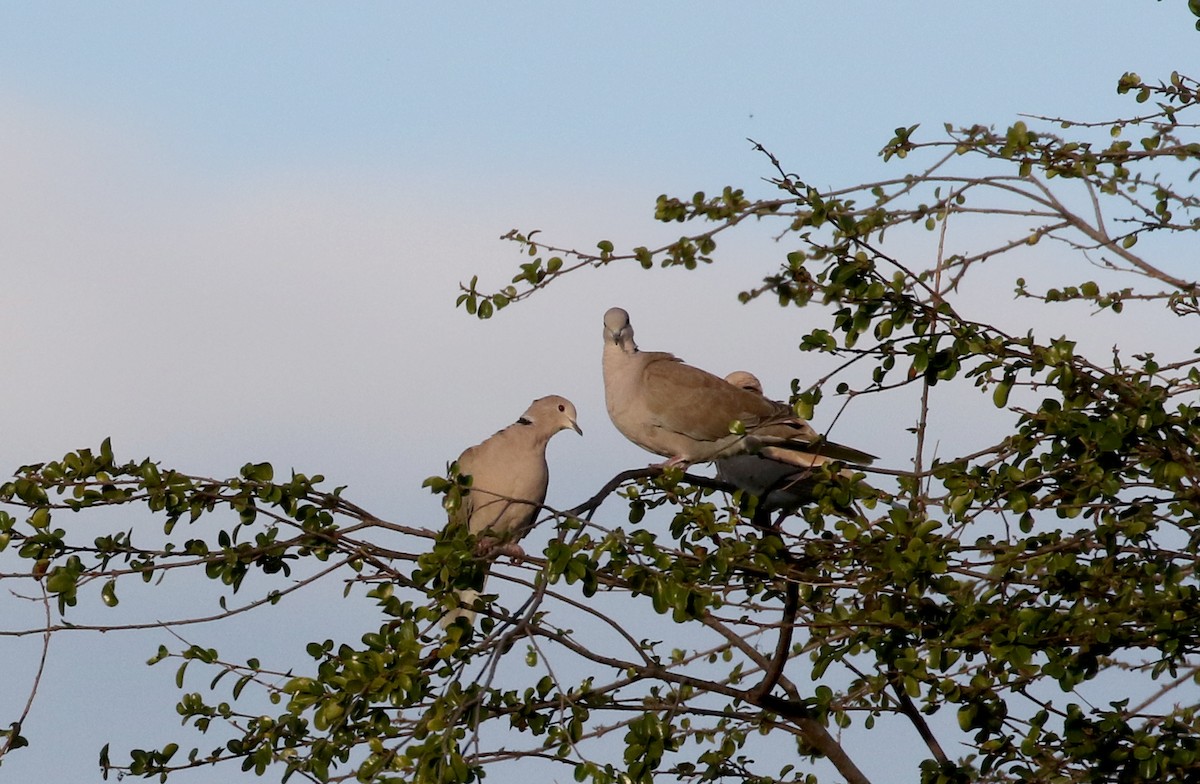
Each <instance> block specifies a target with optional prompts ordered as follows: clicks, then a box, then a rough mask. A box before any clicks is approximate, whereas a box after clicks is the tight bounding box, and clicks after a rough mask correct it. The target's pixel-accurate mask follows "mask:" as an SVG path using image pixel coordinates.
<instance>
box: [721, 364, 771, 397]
mask: <svg viewBox="0 0 1200 784" xmlns="http://www.w3.org/2000/svg"><path fill="white" fill-rule="evenodd" d="M725 380H726V381H728V382H729V383H730V384H733V385H734V386H735V387H737V388H738V389H744V390H746V391H747V392H753V393H755V394H757V395H761V394H762V393H763V388H762V382H761V381H759V380H758V376H756V375H754V374H753V373H750V372H748V371H745V370H735V371H733V372H732V373H730V374H729V375H728V376H726V377H725Z"/></svg>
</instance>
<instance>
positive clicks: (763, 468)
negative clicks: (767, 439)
mask: <svg viewBox="0 0 1200 784" xmlns="http://www.w3.org/2000/svg"><path fill="white" fill-rule="evenodd" d="M725 380H726V381H727V382H729V383H730V384H732V385H734V386H735V387H738V388H740V389H744V390H746V391H748V392H753V393H754V394H756V395H762V394H763V389H762V383H761V382H759V380H758V378H757V377H756V376H755V375H754V374H753V373H748V372H746V371H745V370H736V371H734V372H733V373H730V374H729V375H728V376H726V377H725ZM864 454H865V453H864ZM868 457H869V455H868ZM855 462H857V461H855ZM716 467H717V479H720V480H721V481H722V482H728V483H729V484H731V485H734V486H736V487H739V488H741V489H742V490H745V491H746V492H748V493H750V494H752V495H754V496H756V497H757V498H758V499H759V504H760V508H762V509H763V511H775V510H779V509H788V510H792V509H797V508H799V507H800V506H802V505H804V504H806V503H810V502H811V501H812V500H813V496H812V491H813V480H812V478H811V476H810V475H809V474H808V472H807V471H804V470H797V469H796V466H794V465H792V464H790V463H781V462H779V461H778V460H772V459H770V458H767V457H762V456H760V455H735V456H734V457H725V458H721V459H720V460H718V461H716ZM843 473H845V474H846V475H850V474H851V472H850V471H849V469H844V470H843Z"/></svg>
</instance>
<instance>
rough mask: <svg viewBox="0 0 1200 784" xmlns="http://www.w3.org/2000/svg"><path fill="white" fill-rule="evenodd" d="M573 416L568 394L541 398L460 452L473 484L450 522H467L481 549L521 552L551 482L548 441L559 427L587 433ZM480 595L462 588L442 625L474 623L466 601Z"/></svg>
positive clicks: (465, 472)
mask: <svg viewBox="0 0 1200 784" xmlns="http://www.w3.org/2000/svg"><path fill="white" fill-rule="evenodd" d="M575 420H576V413H575V406H574V405H573V404H572V403H571V401H570V400H567V399H566V398H565V397H560V396H558V395H550V396H548V397H543V398H538V399H537V400H535V401H533V403H532V404H531V405H530V406H529V408H528V409H527V410H526V411H525V413H524V414H522V415H521V418H520V419H518V420H517V421H516V422H514V423H513V424H511V425H509V426H508V427H506V428H504V429H503V430H501V431H500V432H498V433H496V434H495V435H492V436H491V437H489V438H488V439H487V440H485V441H484V442H483V443H481V444H477V445H476V446H473V447H469V448H468V449H467V450H465V451H464V452H463V453H462V454H461V455H460V456H459V458H458V471H459V474H460V475H461V476H470V477H471V484H470V487H469V489H468V490H467V492H466V493H465V494H464V495H463V499H462V503H461V504H460V505H459V507H458V508H457V509H456V510H454V512H453V513H452V514H451V517H450V523H451V524H463V523H465V524H466V525H467V528H468V530H470V532H471V533H472V534H475V536H476V537H477V538H478V541H479V554H480V555H490V554H491V553H492V552H494V551H496V550H499V551H500V552H503V553H505V554H508V555H521V554H522V551H521V548H520V546H519V545H517V542H518V541H519V540H520V539H521V537H523V536H524V535H525V534H527V533H528V532H529V530H530V529H531V528H532V527H533V523H534V520H535V518H536V517H537V514H538V512H539V511H540V510H541V506H542V503H543V502H544V501H545V500H546V489H547V487H549V484H550V469H549V466H548V465H547V463H546V444H547V443H549V441H550V439H551V437H553V436H554V434H556V433H558V432H559V431H560V430H574V431H575V432H576V433H579V434H580V435H583V430H581V429H580V427H579V425H578V424H577V423H576V421H575ZM485 579H486V572H485ZM481 587H482V586H481ZM477 596H478V592H477V591H461V592H460V593H459V595H458V599H459V605H460V607H459V609H456V610H452V611H451V612H449V613H447V614H446V615H445V616H443V617H442V621H441V625H442V627H443V628H445V627H447V626H449V625H450V624H452V623H454V621H455V620H457V619H458V618H460V617H461V618H466V619H467V623H468V624H471V623H473V622H474V619H475V613H474V612H473V611H471V610H470V609H464V607H465V608H469V607H470V606H471V605H472V604H473V603H474V601H475V598H476V597H477Z"/></svg>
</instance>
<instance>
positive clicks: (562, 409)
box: [558, 403, 567, 411]
mask: <svg viewBox="0 0 1200 784" xmlns="http://www.w3.org/2000/svg"><path fill="white" fill-rule="evenodd" d="M558 410H559V411H566V410H567V407H566V406H564V405H563V404H562V403H559V404H558Z"/></svg>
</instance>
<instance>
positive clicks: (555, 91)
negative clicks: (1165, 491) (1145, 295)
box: [0, 0, 1200, 782]
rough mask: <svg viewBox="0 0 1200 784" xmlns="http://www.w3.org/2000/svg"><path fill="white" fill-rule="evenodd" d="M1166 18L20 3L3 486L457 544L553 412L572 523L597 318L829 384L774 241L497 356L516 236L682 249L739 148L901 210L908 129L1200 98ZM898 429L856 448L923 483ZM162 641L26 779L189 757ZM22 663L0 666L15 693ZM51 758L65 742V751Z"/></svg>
mask: <svg viewBox="0 0 1200 784" xmlns="http://www.w3.org/2000/svg"><path fill="white" fill-rule="evenodd" d="M1180 6H1181V4H1180V3H1170V2H1151V1H1150V0H1143V2H1139V3H1135V4H1129V3H1120V4H1118V3H1115V2H1102V3H1088V4H1083V3H1055V4H1047V3H1043V2H1012V3H1007V4H1004V5H1003V6H1002V7H1001V6H996V5H994V4H992V5H983V4H967V3H960V2H922V3H907V4H886V5H885V4H875V3H836V4H835V3H822V4H817V3H794V4H782V3H774V4H754V5H746V4H736V5H735V4H716V3H705V4H690V3H689V4H685V3H679V2H669V3H657V4H653V5H649V6H648V5H646V4H641V3H629V2H612V3H604V4H586V5H583V4H562V3H548V2H547V3H537V2H525V3H519V4H514V5H501V4H492V5H466V4H462V5H457V6H446V5H445V4H422V5H418V4H411V3H394V4H384V3H362V4H354V5H345V4H337V5H330V4H318V3H309V2H300V3H254V4H249V3H240V2H216V3H203V4H201V3H171V4H153V3H145V2H131V3H124V4H83V3H59V2H48V3H7V4H4V5H3V6H0V105H2V106H3V110H2V111H0V275H2V276H3V280H4V285H3V287H2V288H0V334H2V335H3V340H4V351H3V356H4V370H5V377H6V383H5V391H4V400H5V403H6V405H5V407H4V408H5V410H6V411H7V412H8V413H7V415H6V416H5V417H4V421H3V424H2V425H0V433H2V435H0V463H2V465H0V470H3V471H4V473H6V474H7V473H9V472H10V471H12V470H14V469H15V468H16V467H17V466H19V465H22V464H25V463H29V462H35V461H40V460H45V459H49V458H54V457H59V456H61V455H62V454H63V453H64V452H66V451H68V450H71V449H75V448H78V447H84V446H93V447H94V446H96V445H98V444H99V442H100V441H101V439H103V438H104V437H106V436H111V438H112V440H113V444H114V447H115V449H116V451H117V454H118V456H119V457H125V458H141V457H146V456H150V457H153V458H154V459H156V460H159V461H161V462H162V463H163V465H165V466H172V467H176V468H180V469H182V470H186V471H190V472H195V473H201V474H208V475H216V476H224V475H231V474H232V473H234V472H236V470H237V468H238V467H239V466H241V465H242V464H243V463H245V462H248V461H262V460H269V461H271V462H273V463H274V464H275V465H276V467H277V469H279V470H283V471H286V469H287V468H293V467H294V468H295V469H296V470H299V471H303V472H305V473H309V474H314V473H322V474H324V475H326V476H327V477H329V478H330V481H331V483H332V484H335V485H349V490H348V494H349V496H350V497H351V498H353V499H355V500H356V501H357V502H359V503H360V504H362V505H364V506H366V507H367V508H369V509H371V510H372V511H374V512H375V513H376V514H378V515H379V516H381V517H385V518H388V519H392V520H396V521H400V522H404V523H406V524H411V525H424V526H430V527H437V526H439V525H440V524H441V510H440V507H439V505H438V502H437V499H436V498H434V497H433V496H431V495H429V493H428V492H427V491H425V490H423V489H422V488H421V482H422V480H423V479H424V478H425V477H427V476H430V475H432V474H439V473H441V472H442V471H443V470H444V468H445V464H446V462H447V461H449V460H452V459H453V458H454V457H456V456H457V454H458V453H459V452H460V451H461V450H462V449H463V448H465V447H466V446H469V445H471V444H473V443H476V442H478V441H479V440H482V438H484V437H486V436H487V435H489V434H491V433H492V432H494V431H496V430H498V429H500V428H501V427H503V426H505V425H506V424H508V423H510V422H512V421H513V420H515V419H516V417H517V416H518V415H519V414H520V413H521V412H522V411H523V410H524V409H525V407H526V406H527V405H528V404H529V402H530V401H531V400H533V399H534V398H536V397H540V396H542V395H546V394H551V393H556V394H562V395H564V396H566V397H568V398H570V399H571V400H573V401H574V402H575V404H576V406H577V408H578V410H579V423H580V425H581V426H582V428H583V430H584V433H585V436H584V438H583V439H582V440H576V437H574V436H573V435H572V434H564V435H562V436H559V437H558V438H556V439H555V440H554V441H553V442H552V443H551V446H550V460H551V471H552V482H551V488H550V495H549V498H548V503H550V504H551V505H555V506H559V507H569V506H572V505H574V504H575V503H577V502H579V501H580V500H582V499H584V498H586V497H588V496H590V495H591V494H592V493H593V492H594V491H595V489H596V488H598V487H599V486H600V485H601V484H602V483H603V482H604V481H605V480H607V479H608V478H609V477H610V476H612V475H614V474H615V473H617V472H618V471H621V470H624V469H626V468H630V467H636V466H640V465H644V464H645V463H646V462H647V461H648V460H649V459H650V456H648V455H646V454H645V453H642V452H641V451H640V450H639V449H638V448H637V447H635V446H634V445H632V444H630V443H628V442H625V441H624V440H623V439H622V438H621V437H620V435H619V434H617V433H616V431H615V430H614V429H613V428H612V427H611V425H610V424H609V422H608V421H607V417H606V415H605V411H604V405H603V393H602V385H601V378H600V326H601V325H600V322H601V316H602V314H603V312H604V311H605V309H607V308H608V307H611V306H613V305H620V306H622V307H625V308H626V309H627V310H629V311H630V313H631V315H632V318H633V323H634V325H635V327H636V328H637V330H638V339H639V343H640V344H641V345H642V346H643V347H644V348H649V349H657V350H669V351H672V352H674V353H676V354H678V355H680V356H682V357H684V358H685V359H686V360H688V361H689V362H691V363H693V364H697V365H700V366H702V367H706V368H708V369H711V370H713V371H714V372H718V373H720V374H721V375H724V373H726V372H729V371H731V370H735V369H749V370H753V371H755V372H757V373H758V375H760V377H762V378H763V380H764V382H765V384H766V387H767V390H768V393H772V394H774V396H776V397H784V396H786V394H787V390H788V386H789V383H790V380H791V379H792V378H800V379H801V380H804V379H805V378H808V379H810V380H811V378H812V377H813V376H815V375H816V373H817V371H818V370H822V369H825V366H822V365H821V364H820V361H819V360H814V359H813V358H811V357H809V356H807V355H802V354H800V353H799V352H798V351H797V350H796V344H797V343H798V341H799V337H800V336H801V335H802V334H804V333H805V332H806V331H807V330H808V329H811V328H812V327H814V326H816V325H817V323H818V321H819V319H820V314H818V313H809V312H806V311H795V310H792V311H786V310H781V309H779V308H776V307H774V306H773V305H771V304H770V303H767V302H762V303H757V304H754V305H751V306H742V305H739V304H738V303H737V300H736V294H737V292H738V291H740V290H742V289H744V288H747V287H749V286H752V285H754V284H755V283H756V282H757V281H758V280H760V279H761V277H762V276H763V275H765V274H769V273H770V272H771V271H772V270H773V269H774V267H775V265H776V264H777V263H778V259H779V256H780V255H781V253H780V248H779V246H777V245H775V244H774V243H773V242H772V241H771V239H770V237H769V236H763V235H762V234H761V233H760V234H759V235H757V236H756V235H753V234H751V235H750V236H748V237H745V238H740V237H739V238H734V239H731V241H730V242H729V243H728V246H727V247H728V248H729V249H730V252H729V253H727V254H724V255H722V256H721V258H720V261H719V263H718V264H716V265H713V266H712V267H710V268H703V269H700V270H698V271H696V272H690V273H688V272H683V271H678V270H656V271H652V272H643V271H641V270H631V269H608V270H603V271H590V272H587V273H581V274H578V275H573V276H570V277H567V278H564V279H563V280H562V281H561V282H560V283H559V284H557V285H555V286H553V287H551V288H550V289H549V290H547V291H545V292H543V293H542V294H541V295H540V296H537V297H534V298H532V299H531V300H529V301H528V302H525V303H521V304H519V305H516V306H514V307H512V308H511V309H508V310H506V311H504V312H503V313H502V314H500V315H499V316H498V317H496V318H494V319H492V320H490V321H487V322H479V321H477V320H475V319H473V318H471V317H469V316H467V315H466V313H465V312H464V311H463V310H462V309H456V308H455V306H454V301H455V297H456V295H457V291H458V284H459V282H460V281H465V280H469V279H470V278H471V276H472V275H476V274H477V275H479V276H480V280H481V283H482V286H483V287H484V288H488V289H495V288H499V287H501V286H503V285H505V284H506V283H507V282H508V280H509V278H510V277H511V276H512V275H513V274H514V273H515V272H516V270H517V265H518V264H519V263H520V262H521V261H523V260H524V259H523V258H522V256H521V255H520V253H519V252H518V249H517V248H516V246H515V245H512V244H510V243H505V242H501V241H500V240H499V237H500V236H501V235H502V234H504V233H506V232H507V231H509V230H510V229H513V228H519V229H522V230H532V229H540V230H542V232H543V234H542V236H543V238H544V239H546V240H547V241H552V242H555V243H557V244H562V245H566V246H572V247H579V248H592V247H594V245H595V243H596V241H598V240H600V239H606V238H607V239H611V240H613V241H614V242H615V243H617V245H618V247H619V248H620V247H626V248H628V247H632V246H634V245H640V244H654V243H655V242H662V241H664V240H669V239H672V238H674V237H675V236H678V233H679V229H678V228H677V227H675V226H662V225H658V224H655V223H654V221H653V206H654V201H655V199H656V197H657V196H658V195H659V194H661V193H669V194H672V195H680V196H689V195H690V194H691V193H693V192H694V191H697V190H705V191H708V192H714V191H719V190H720V189H721V188H722V187H724V186H726V185H733V186H735V187H743V188H746V190H747V192H748V193H750V194H751V195H770V193H771V191H770V189H769V188H768V186H766V185H765V184H764V183H763V182H762V181H761V178H763V177H767V176H770V174H771V173H772V172H771V170H770V168H769V167H768V166H767V164H766V161H765V160H764V158H763V157H762V156H761V155H760V154H759V153H756V152H754V150H753V148H752V145H751V144H750V143H749V142H748V141H747V139H754V140H755V141H757V142H761V143H762V144H764V145H765V146H766V147H767V148H768V149H769V150H771V152H772V153H774V154H775V155H776V156H777V157H778V158H780V159H781V160H782V161H783V162H784V164H785V166H786V167H787V168H788V169H790V170H795V171H798V172H801V173H802V175H803V176H804V178H805V179H806V180H807V181H808V182H810V183H812V184H815V185H818V186H821V185H829V186H834V185H841V184H848V183H854V182H860V181H868V180H870V179H872V178H878V177H881V176H884V175H885V174H888V173H894V172H893V171H892V169H887V168H885V167H884V164H883V163H882V161H881V159H880V158H879V157H878V156H877V151H878V150H879V148H880V147H881V146H882V145H883V144H884V143H885V142H886V141H887V140H888V139H889V138H890V137H891V134H892V129H893V128H896V127H898V126H908V125H912V124H915V123H922V124H923V125H924V127H927V128H930V129H936V128H939V127H940V126H941V124H942V123H944V122H955V123H968V124H969V123H976V122H979V123H984V124H997V125H1003V124H1007V123H1009V122H1011V121H1013V120H1014V119H1016V118H1017V115H1018V114H1020V113H1031V114H1055V115H1060V116H1066V117H1071V118H1076V119H1084V120H1089V119H1104V118H1107V117H1110V116H1118V115H1120V114H1122V113H1124V112H1127V111H1129V109H1130V106H1131V104H1130V102H1129V100H1128V99H1127V98H1121V97H1119V96H1117V95H1116V92H1115V84H1116V81H1117V79H1118V78H1119V77H1120V76H1121V74H1122V73H1123V72H1125V71H1126V70H1135V71H1138V72H1139V73H1141V74H1142V75H1143V76H1144V77H1146V78H1147V79H1153V80H1157V79H1166V78H1167V77H1168V76H1169V74H1170V72H1171V71H1172V70H1180V71H1182V72H1185V73H1191V74H1193V75H1194V74H1195V73H1196V72H1197V70H1198V69H1197V68H1196V65H1197V64H1198V63H1197V60H1198V53H1200V46H1198V45H1197V44H1198V43H1200V38H1197V36H1198V35H1200V34H1198V33H1197V32H1196V31H1195V30H1194V29H1193V21H1192V19H1191V17H1189V16H1188V14H1187V13H1186V11H1185V10H1184V9H1183V8H1181V7H1180ZM1009 288H1011V287H1009ZM1007 303H1008V300H1007V299H1006V298H995V297H993V298H991V300H990V302H989V304H990V305H991V306H992V307H994V308H995V309H996V312H997V313H999V314H1004V313H1007V312H1009V310H1008V304H1007ZM1055 326H1056V327H1060V328H1066V327H1069V326H1070V324H1067V325H1066V326H1063V325H1055ZM1089 329H1090V327H1089ZM1105 329H1106V328H1105ZM1101 331H1102V332H1103V329H1101ZM1105 334H1108V333H1105ZM882 414H883V412H882V411H874V412H873V411H872V410H871V409H870V408H866V409H863V410H860V411H859V412H858V413H857V414H856V415H854V416H850V417H847V418H846V419H845V421H840V422H839V424H838V427H839V430H838V439H837V440H840V441H843V442H845V443H852V444H866V443H870V444H871V449H872V451H875V452H876V453H878V454H880V456H881V457H882V458H884V460H885V461H890V462H891V463H892V464H894V465H899V464H902V463H903V461H904V460H905V459H906V455H907V449H908V444H907V442H906V441H905V440H904V439H903V438H901V437H899V435H897V437H896V438H894V439H892V438H889V437H888V434H887V432H886V428H881V427H880V419H879V418H878V416H876V415H882ZM903 426H905V425H904V423H897V428H902V427H903ZM146 601H148V602H149V601H154V599H152V598H151V597H147V598H146ZM159 601H163V600H162V599H159ZM14 602H15V603H16V605H19V604H21V603H20V602H19V601H18V600H16V599H14V598H12V597H10V596H8V595H5V596H0V613H10V612H18V611H19V610H17V609H14V608H15V606H16V605H14ZM6 605H8V606H6ZM266 622H272V621H270V620H269V619H267V621H266ZM272 623H278V624H279V628H278V629H273V632H272V633H273V634H276V633H277V634H278V636H279V637H280V638H281V639H282V638H284V637H286V636H287V635H288V634H295V635H298V637H299V639H312V637H311V636H308V637H306V636H305V635H309V634H318V635H319V633H320V630H319V629H318V630H317V631H316V632H312V631H311V630H310V629H308V628H305V627H304V625H303V624H302V623H301V624H298V625H299V626H301V628H300V629H299V630H295V629H291V628H286V629H285V628H284V627H285V626H287V625H288V624H291V619H282V620H279V621H275V622H272ZM162 637H163V635H161V634H160V635H158V637H154V636H144V637H141V638H138V639H136V640H133V641H129V640H110V639H108V638H107V637H100V636H91V637H88V636H85V635H78V636H76V637H72V638H59V639H57V640H56V641H55V643H54V644H53V645H52V647H51V651H50V660H49V663H48V666H49V669H48V674H47V676H46V684H45V685H44V687H43V688H42V689H41V693H40V694H39V699H38V702H37V703H36V704H35V706H34V709H33V712H32V713H31V716H30V720H29V723H28V724H27V726H26V734H27V735H28V736H30V737H31V738H32V740H33V741H34V747H33V748H32V749H27V750H22V751H21V752H20V753H17V754H13V755H10V757H9V758H8V759H6V760H5V762H4V774H5V776H6V780H12V781H32V780H44V776H41V775H38V773H41V774H44V773H45V772H46V770H47V769H51V770H53V771H54V773H55V774H56V776H55V777H56V778H57V779H59V780H64V781H65V780H70V781H76V782H89V781H98V780H99V773H98V769H97V767H96V762H95V760H96V751H97V749H98V747H99V746H100V745H102V743H104V742H106V741H107V740H108V739H110V738H111V737H114V736H116V735H119V734H120V732H121V731H122V730H123V728H124V725H125V724H130V725H132V726H133V727H134V728H135V729H136V728H143V727H145V726H157V724H155V723H156V722H159V719H158V718H155V716H153V715H149V712H150V711H151V708H150V707H148V706H151V705H155V706H156V709H157V710H159V711H160V713H159V714H157V715H158V716H163V717H166V718H165V723H166V724H167V725H168V727H169V728H173V727H174V725H175V724H176V722H175V720H174V718H173V712H172V711H171V705H172V704H173V700H174V698H175V692H174V689H173V686H172V684H171V683H170V680H171V679H170V677H169V674H167V673H165V672H160V671H157V670H153V669H151V670H147V669H146V668H144V667H142V666H141V662H142V661H144V660H145V659H146V658H148V656H149V655H150V654H151V653H152V652H153V650H154V649H155V648H156V647H157V645H158V644H159V643H164V642H165V643H171V642H173V641H172V640H170V639H162ZM30 650H31V645H30V641H29V640H21V641H12V640H6V639H0V660H4V661H6V662H21V663H22V666H24V665H25V664H27V662H28V656H29V651H30ZM18 669H20V668H18ZM21 672H31V670H30V668H29V667H25V669H24V670H22V671H21ZM13 681H14V682H15V684H16V685H15V686H14V685H12V684H10V685H8V686H6V687H4V688H3V689H0V718H3V719H4V721H5V722H7V721H8V719H7V718H4V717H7V716H9V715H12V714H14V713H15V711H16V710H17V709H18V707H19V705H20V704H21V703H22V702H23V700H24V698H25V696H26V694H27V688H26V687H25V685H24V683H25V681H23V680H22V677H21V675H20V673H18V674H17V676H16V677H14V679H13ZM144 695H152V696H150V697H147V696H144ZM153 699H157V700H158V703H153ZM131 700H132V701H131ZM81 717H86V720H85V721H81ZM98 717H103V718H104V719H105V720H104V721H95V720H94V719H95V718H98ZM110 719H116V720H115V721H112V720H110ZM66 728H70V729H71V731H72V732H73V733H76V734H75V735H74V737H77V738H78V739H79V740H78V742H76V743H73V744H71V748H70V749H66V750H61V749H59V750H56V749H55V748H54V745H55V744H54V741H53V738H54V735H55V733H56V732H61V731H64V729H66ZM133 743H135V741H131V742H129V743H126V744H125V746H129V745H133ZM121 747H122V745H121V742H120V741H119V740H118V741H114V744H113V748H114V750H116V749H118V748H121ZM189 780H204V777H203V776H200V777H197V778H195V779H189Z"/></svg>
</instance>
